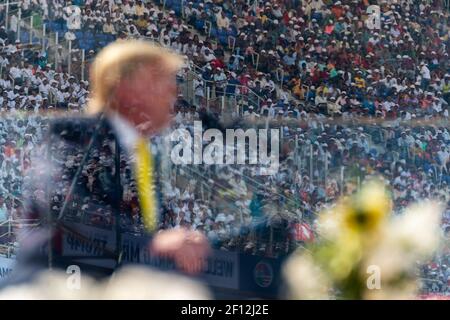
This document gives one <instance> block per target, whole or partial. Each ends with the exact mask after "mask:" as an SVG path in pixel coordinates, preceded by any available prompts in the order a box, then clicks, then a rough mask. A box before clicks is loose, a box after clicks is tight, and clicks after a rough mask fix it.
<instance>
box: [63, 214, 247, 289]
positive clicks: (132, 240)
mask: <svg viewBox="0 0 450 320" xmlns="http://www.w3.org/2000/svg"><path fill="white" fill-rule="evenodd" d="M70 228H73V229H75V230H76V231H77V232H78V233H80V234H82V235H83V237H84V238H86V239H80V237H77V236H76V235H74V234H72V233H70V232H65V233H64V236H63V254H64V255H66V256H78V257H86V256H94V257H96V256H98V257H100V256H102V255H104V253H105V249H108V250H110V251H111V252H115V245H116V236H115V233H114V232H112V231H110V230H104V229H100V228H95V227H90V226H86V225H82V224H77V223H74V224H71V225H70ZM148 241H149V239H148V238H147V237H137V236H133V235H129V234H123V235H122V241H121V242H122V261H123V262H125V263H136V264H145V265H149V266H152V267H156V268H159V269H162V270H175V269H176V266H175V264H174V262H173V260H171V259H169V258H167V257H162V256H153V255H151V254H150V250H149V249H148ZM97 260H98V259H95V258H94V259H90V260H89V261H87V260H83V261H84V262H85V263H88V264H92V265H96V266H100V264H102V263H103V262H102V261H97ZM76 261H77V260H75V262H76ZM104 263H105V264H104V265H103V264H102V266H109V265H111V263H110V262H104ZM196 263H197V264H198V265H199V267H200V268H199V269H201V270H202V273H203V278H204V279H205V281H206V282H207V283H208V284H210V285H212V286H216V287H222V288H228V289H238V288H239V267H238V266H239V255H238V253H237V252H227V251H221V250H214V251H213V254H212V256H211V257H209V258H208V259H204V260H199V261H197V262H196Z"/></svg>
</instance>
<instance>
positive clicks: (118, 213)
mask: <svg viewBox="0 0 450 320" xmlns="http://www.w3.org/2000/svg"><path fill="white" fill-rule="evenodd" d="M117 152H118V153H119V155H120V158H118V157H117ZM32 163H33V168H32V170H31V171H30V172H31V173H30V175H29V177H28V178H27V181H26V183H25V186H24V192H23V194H24V197H25V198H26V199H25V201H24V203H25V207H24V213H25V217H26V218H29V219H38V220H39V221H40V226H39V227H38V228H35V229H34V230H31V231H30V230H28V234H27V235H26V236H25V237H24V238H23V240H22V243H21V249H20V254H19V256H18V262H19V265H20V264H28V265H29V264H32V265H35V266H37V267H42V268H44V267H48V266H49V264H51V265H52V267H53V268H55V267H56V268H66V267H67V266H69V265H71V264H77V265H83V266H84V265H86V267H87V270H85V271H87V272H91V271H92V272H94V273H96V272H97V271H98V270H97V268H95V267H92V268H91V266H92V265H97V266H98V265H101V266H102V268H105V269H104V270H103V271H104V273H105V274H107V273H108V272H110V271H112V270H111V269H114V268H116V267H117V266H118V263H119V260H118V259H119V256H118V255H119V253H120V247H119V246H118V245H117V243H120V242H119V238H120V236H121V235H122V234H123V233H124V232H126V231H127V230H126V229H127V228H128V227H129V228H132V227H135V226H136V225H140V223H139V222H140V213H139V201H138V197H137V190H136V189H135V187H134V179H133V173H132V168H133V167H132V165H131V159H130V155H129V154H128V153H127V151H126V150H125V148H124V146H122V145H121V143H120V138H119V139H118V137H117V133H116V132H115V130H114V129H113V127H112V125H111V123H110V122H109V121H108V119H107V118H106V117H104V116H103V115H98V116H95V117H76V118H59V119H55V120H53V121H52V122H51V124H50V127H49V132H48V135H47V137H46V139H45V140H44V142H43V151H42V152H41V154H39V155H37V157H36V158H35V159H34V160H33V161H32ZM155 163H156V165H155V167H157V166H158V163H159V162H158V161H157V159H155ZM80 164H81V167H80ZM118 166H119V167H120V172H121V173H122V174H121V177H118V176H117V175H116V169H117V167H118ZM155 171H156V180H157V184H159V182H158V181H159V176H158V169H156V170H155ZM124 180H125V181H124ZM124 185H125V186H127V189H128V191H127V192H128V194H131V196H130V197H128V199H127V200H126V201H124V200H122V198H123V193H124V188H123V186H124ZM130 186H131V187H130ZM156 190H158V191H159V190H160V188H159V187H158V186H157V187H156ZM158 191H157V192H158ZM158 194H159V196H161V193H160V192H158ZM160 202H161V201H160ZM92 227H96V228H103V229H104V230H105V231H107V232H109V233H113V234H116V236H117V239H116V244H115V245H112V246H111V245H105V243H104V242H102V241H100V242H99V239H93V236H92V232H91V231H92V229H93V228H92ZM100 238H101V235H100ZM86 261H87V262H86ZM93 261H94V263H92V262H93Z"/></svg>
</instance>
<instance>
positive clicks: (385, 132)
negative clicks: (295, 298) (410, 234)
mask: <svg viewBox="0 0 450 320" xmlns="http://www.w3.org/2000/svg"><path fill="white" fill-rule="evenodd" d="M180 3H181V2H180ZM375 4H379V5H380V7H381V17H380V21H379V22H380V28H373V29H372V27H371V26H370V25H369V26H368V24H367V23H366V21H365V20H366V19H367V17H368V15H367V13H366V12H367V7H368V5H369V2H368V1H337V2H333V1H322V0H312V1H271V2H265V1H258V2H256V5H255V6H253V5H248V4H247V3H246V2H245V1H235V2H234V1H225V0H224V1H193V2H186V4H185V5H183V6H181V7H180V6H179V1H176V0H174V1H166V2H165V6H166V8H165V9H163V8H162V6H161V5H160V4H159V3H157V2H156V3H155V2H154V1H125V0H123V1H94V0H86V1H59V0H53V1H46V0H39V1H38V0H29V1H23V2H22V4H21V5H22V10H23V12H22V17H27V16H30V15H33V14H35V13H38V14H39V15H41V17H42V22H44V23H46V26H48V31H49V32H50V31H61V32H60V37H61V41H62V42H61V43H63V44H64V41H69V40H71V41H73V44H72V45H73V46H72V48H73V50H72V52H71V53H70V54H69V53H68V52H67V47H65V45H57V46H56V47H54V48H53V47H50V48H41V47H40V46H38V45H36V44H32V45H28V44H27V43H28V41H27V39H26V38H24V35H27V34H28V36H29V35H30V34H29V33H27V32H26V31H25V30H22V36H21V37H19V38H18V37H17V31H18V28H17V26H18V21H17V14H16V13H12V16H13V17H14V16H15V17H16V19H14V18H10V21H9V23H8V28H6V26H5V24H4V21H5V20H4V19H5V8H4V6H3V7H1V12H0V19H1V20H2V21H3V24H2V26H1V27H0V38H1V40H0V43H2V52H1V59H0V67H1V80H0V106H1V111H2V115H3V116H2V117H1V118H0V144H1V148H2V153H1V157H0V167H1V176H0V190H1V194H0V209H1V210H0V214H2V218H7V217H8V216H18V217H20V207H21V200H20V194H21V188H22V184H23V182H24V177H23V176H24V173H25V172H26V170H27V168H28V167H29V166H30V159H31V154H32V153H33V152H40V150H39V148H38V147H37V145H38V143H39V141H40V140H41V138H42V136H43V135H44V134H45V130H46V129H47V123H48V119H49V116H51V115H49V114H48V112H50V114H51V113H52V112H53V111H52V110H61V109H63V110H70V111H72V112H80V111H82V109H83V107H84V105H85V104H86V102H87V99H88V94H89V83H88V82H87V81H82V80H81V70H82V68H81V65H80V62H81V60H82V59H81V50H83V49H84V50H85V52H86V60H88V61H89V59H90V57H93V56H94V55H95V53H96V52H97V51H98V50H99V49H101V47H103V46H104V45H106V44H107V43H108V42H110V41H112V40H114V39H116V38H139V39H147V40H152V41H156V42H158V43H160V44H161V45H163V46H168V47H170V48H172V49H173V50H175V51H177V52H179V53H181V54H183V55H185V56H186V61H187V68H188V69H191V70H192V72H193V73H194V74H195V75H196V79H195V81H194V82H193V90H192V91H193V92H194V99H188V97H184V96H183V95H180V96H179V99H178V101H177V104H176V109H175V110H176V115H175V120H176V121H175V124H174V125H175V126H177V127H179V126H186V127H188V128H189V127H190V124H189V123H190V122H191V121H192V120H196V119H200V113H202V112H203V111H204V109H205V107H206V105H207V104H206V101H207V98H209V97H207V93H206V92H207V91H205V88H209V89H210V91H209V92H210V93H211V95H212V96H215V97H220V96H222V95H226V96H230V97H232V96H235V95H239V96H240V97H241V99H242V100H243V101H240V102H239V103H241V109H240V113H241V114H242V119H244V120H246V121H247V122H258V123H262V122H266V121H269V122H270V124H271V126H273V127H278V128H280V130H282V133H283V134H282V136H283V139H282V147H281V165H280V169H279V171H278V173H276V174H275V175H272V176H258V175H253V173H254V171H255V170H258V168H256V167H255V166H236V167H234V166H223V167H218V166H215V167H206V166H202V167H200V168H196V169H192V168H191V167H192V166H175V167H173V168H172V169H171V175H170V176H171V178H170V179H169V180H168V181H166V182H165V183H164V190H165V199H164V201H163V205H162V209H163V211H164V213H163V215H162V216H163V217H164V219H163V221H162V223H161V228H171V227H179V226H187V227H191V228H194V229H197V230H202V231H204V232H206V234H207V235H208V237H209V238H210V239H211V240H212V241H214V243H215V244H216V245H217V246H218V247H220V248H222V249H224V250H234V249H238V250H244V251H246V252H251V253H253V254H261V255H266V256H272V257H276V256H279V255H284V254H286V253H288V252H290V251H291V250H292V249H293V248H294V247H295V246H296V245H298V244H302V243H304V242H308V241H312V240H313V239H312V237H313V236H312V235H311V234H309V233H308V232H306V231H305V230H314V223H315V215H316V213H318V212H320V211H321V210H322V209H323V208H324V207H326V206H329V205H331V204H332V203H333V202H334V201H335V200H336V199H337V198H338V197H339V196H341V195H342V194H348V193H351V192H352V191H353V190H355V189H356V188H357V187H358V185H359V184H360V183H362V181H363V180H364V179H365V178H366V177H368V176H372V175H377V174H379V175H382V176H384V177H385V179H386V180H387V182H388V183H389V184H390V187H391V190H392V196H393V199H394V203H395V210H396V212H401V211H402V209H403V208H405V207H406V206H407V205H408V204H410V203H412V202H415V201H418V200H420V199H426V198H435V199H438V200H439V201H441V202H443V203H445V204H446V213H445V215H444V219H443V224H442V225H443V233H444V234H445V235H447V236H448V231H449V226H450V128H449V127H448V117H449V102H450V101H449V99H450V74H449V71H450V70H449V66H448V63H449V59H448V53H449V50H448V42H449V28H448V8H445V7H444V2H442V1H379V2H378V3H375ZM72 5H76V6H80V7H79V8H78V9H76V7H74V6H72ZM376 22H377V21H374V23H376ZM23 29H25V28H23ZM69 59H71V61H70V64H71V73H70V74H69V72H68V71H69V69H68V66H69ZM85 70H88V68H87V67H86V68H85ZM83 77H84V76H83ZM84 78H86V77H84ZM179 80H180V83H181V85H183V84H186V77H185V74H181V75H180V79H179ZM250 93H252V94H253V95H254V96H256V97H258V99H257V102H258V103H249V101H248V100H249V98H248V96H249V95H250ZM227 106H229V105H227ZM233 110H234V109H233ZM43 111H45V112H47V113H46V114H45V115H44V114H41V112H43ZM211 111H212V112H213V113H214V116H215V117H217V119H221V116H222V114H221V112H223V109H221V108H214V105H213V106H211ZM25 112H26V113H25ZM30 114H31V116H30ZM362 117H363V118H362ZM361 119H366V120H367V119H368V121H367V122H364V121H362V120H361ZM360 121H361V122H360ZM239 124H242V123H241V122H239ZM242 125H243V124H242ZM159 140H160V139H159V138H156V140H155V142H154V143H155V145H154V148H153V150H158V146H159V145H160V143H158V141H159ZM160 150H161V151H160V153H163V152H164V151H163V150H162V149H160ZM104 152H105V154H99V155H97V156H96V157H95V159H93V160H92V161H93V162H92V163H90V165H92V166H93V167H95V163H103V162H108V161H111V160H110V158H108V156H107V155H108V150H106V151H104ZM311 159H313V160H311ZM79 160H80V159H79V157H76V158H73V159H67V161H66V166H67V168H68V170H72V169H73V168H74V167H75V166H76V162H77V161H79ZM122 170H123V171H122V175H123V181H129V184H128V185H129V189H126V192H125V193H124V198H125V197H128V200H130V199H131V201H128V202H131V203H132V202H133V199H135V198H136V191H135V190H134V184H133V181H132V179H130V178H129V171H130V168H126V167H123V168H122ZM85 175H86V176H85V178H86V179H85V181H86V183H87V184H90V185H91V184H95V181H96V180H100V179H109V177H108V174H107V173H102V172H96V170H95V169H94V170H90V171H86V173H85ZM190 181H191V182H190ZM192 181H201V183H195V184H193V183H192ZM25 183H26V180H25ZM64 188H65V186H63V185H62V186H61V188H60V190H61V194H60V195H57V196H56V197H55V199H54V203H53V204H52V206H53V207H54V210H58V209H59V208H60V206H61V204H62V199H63V194H64V190H65V189H64ZM37 196H38V195H37ZM133 197H134V198H133ZM89 201H90V199H79V202H74V203H76V204H75V205H74V206H73V208H72V210H71V211H69V218H70V219H73V220H75V221H83V222H84V223H88V224H92V225H96V226H101V227H109V226H111V225H112V223H113V217H112V214H111V212H107V210H103V211H101V212H98V214H95V215H92V216H85V215H83V214H82V213H83V212H84V211H87V210H85V209H86V207H85V206H86V203H88V202H89ZM83 208H84V209H83ZM135 208H136V210H138V206H137V205H136V204H135ZM121 219H122V221H121V223H122V227H123V228H126V229H128V230H129V231H130V232H136V233H139V232H142V230H143V228H142V223H141V222H140V221H139V215H133V216H122V218H121ZM242 226H245V227H248V230H246V228H242ZM252 226H253V228H250V227H252ZM287 230H288V231H289V232H290V234H291V237H289V238H286V237H285V236H283V235H285V234H286V231H287ZM230 235H233V237H230ZM269 239H270V240H271V241H269ZM269 244H270V245H269ZM446 257H447V258H446ZM449 263H450V262H449V261H448V253H447V256H444V257H443V258H440V263H438V264H436V262H433V263H430V265H429V266H428V267H427V268H428V269H425V270H424V274H425V275H426V276H427V277H430V278H432V279H437V281H434V280H433V281H430V282H429V283H428V282H427V288H428V289H427V290H430V291H433V290H434V291H439V292H449V283H448V281H449V275H448V271H447V266H449V265H450V264H449ZM436 288H437V289H436Z"/></svg>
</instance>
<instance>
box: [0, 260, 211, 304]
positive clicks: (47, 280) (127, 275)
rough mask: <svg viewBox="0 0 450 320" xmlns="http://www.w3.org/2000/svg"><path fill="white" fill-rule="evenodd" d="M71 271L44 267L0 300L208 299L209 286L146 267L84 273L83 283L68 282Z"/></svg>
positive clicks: (4, 294)
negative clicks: (102, 275) (106, 274)
mask: <svg viewBox="0 0 450 320" xmlns="http://www.w3.org/2000/svg"><path fill="white" fill-rule="evenodd" d="M69 277H70V275H68V274H66V273H64V272H60V271H43V272H41V273H40V274H39V275H37V276H36V277H34V279H33V280H32V281H30V282H27V283H23V284H20V285H15V286H10V287H7V288H5V289H3V290H1V291H0V300H92V299H95V300H131V299H133V300H191V299H192V300H205V299H211V294H210V292H209V290H208V289H207V288H206V287H205V286H203V285H202V284H201V283H199V282H197V281H193V280H191V279H189V278H188V277H185V276H180V275H175V274H171V273H166V272H161V271H158V270H155V269H151V268H147V267H138V266H129V267H124V268H123V269H121V270H119V271H117V272H116V273H115V274H114V275H113V276H112V277H111V278H110V279H108V280H105V281H96V280H94V279H92V278H90V277H89V276H86V275H83V274H82V275H81V281H80V287H79V288H73V287H71V286H70V285H68V278H69Z"/></svg>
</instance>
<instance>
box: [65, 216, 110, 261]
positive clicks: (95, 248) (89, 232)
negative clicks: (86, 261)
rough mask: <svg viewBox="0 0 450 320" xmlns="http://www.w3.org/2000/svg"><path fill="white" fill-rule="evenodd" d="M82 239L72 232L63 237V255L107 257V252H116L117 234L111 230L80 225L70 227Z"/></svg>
mask: <svg viewBox="0 0 450 320" xmlns="http://www.w3.org/2000/svg"><path fill="white" fill-rule="evenodd" d="M68 227H70V228H71V229H74V230H75V231H76V232H77V233H79V234H80V235H81V236H82V237H80V236H78V235H77V234H74V233H72V232H70V231H65V232H64V235H63V254H64V255H73V256H98V257H101V256H103V255H105V251H106V250H109V251H112V252H114V251H115V245H116V237H115V233H114V232H111V231H109V230H104V229H100V228H95V227H90V226H86V225H83V224H79V223H73V224H70V225H68Z"/></svg>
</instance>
